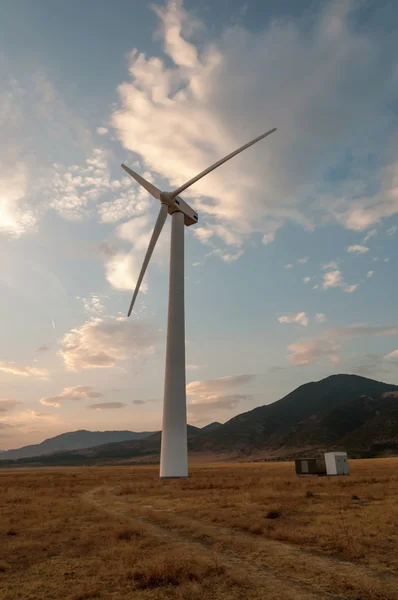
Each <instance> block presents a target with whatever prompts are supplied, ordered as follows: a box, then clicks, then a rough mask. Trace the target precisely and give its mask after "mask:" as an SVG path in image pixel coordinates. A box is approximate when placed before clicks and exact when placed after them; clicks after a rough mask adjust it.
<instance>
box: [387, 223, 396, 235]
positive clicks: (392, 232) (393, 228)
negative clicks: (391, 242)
mask: <svg viewBox="0 0 398 600" xmlns="http://www.w3.org/2000/svg"><path fill="white" fill-rule="evenodd" d="M396 231H397V227H396V226H395V225H393V226H392V227H390V228H389V229H387V231H386V233H387V235H394V233H395V232H396Z"/></svg>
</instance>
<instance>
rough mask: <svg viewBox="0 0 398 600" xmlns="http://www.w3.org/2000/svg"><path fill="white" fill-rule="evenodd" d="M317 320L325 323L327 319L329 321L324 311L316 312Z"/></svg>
mask: <svg viewBox="0 0 398 600" xmlns="http://www.w3.org/2000/svg"><path fill="white" fill-rule="evenodd" d="M315 321H316V322H317V323H325V321H327V317H326V315H324V314H323V313H316V315H315Z"/></svg>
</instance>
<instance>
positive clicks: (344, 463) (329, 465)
mask: <svg viewBox="0 0 398 600" xmlns="http://www.w3.org/2000/svg"><path fill="white" fill-rule="evenodd" d="M325 465H326V475H349V474H350V469H349V466H348V457H347V452H325Z"/></svg>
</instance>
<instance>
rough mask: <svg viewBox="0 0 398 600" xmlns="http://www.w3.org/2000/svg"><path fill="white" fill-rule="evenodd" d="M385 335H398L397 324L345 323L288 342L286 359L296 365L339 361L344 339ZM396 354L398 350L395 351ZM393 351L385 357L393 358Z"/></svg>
mask: <svg viewBox="0 0 398 600" xmlns="http://www.w3.org/2000/svg"><path fill="white" fill-rule="evenodd" d="M373 335H374V336H377V337H379V336H387V335H398V326H396V325H386V326H381V327H376V326H369V325H355V324H354V325H347V326H345V327H337V328H334V329H330V330H328V331H327V332H326V333H325V334H323V335H321V336H318V337H314V338H307V339H301V340H298V341H297V342H295V343H294V344H290V345H289V346H288V347H287V349H288V350H289V354H288V355H287V359H288V360H289V361H290V362H292V363H294V364H296V365H308V364H313V363H318V362H321V361H323V360H325V359H326V360H328V361H331V362H332V363H335V364H337V363H339V362H340V360H341V357H340V353H339V351H340V348H341V345H342V343H343V341H344V340H345V339H349V338H354V337H359V336H373ZM395 352H397V354H398V351H395ZM395 352H394V353H391V354H392V355H391V356H390V355H386V356H385V358H388V357H391V358H395V356H396V355H395Z"/></svg>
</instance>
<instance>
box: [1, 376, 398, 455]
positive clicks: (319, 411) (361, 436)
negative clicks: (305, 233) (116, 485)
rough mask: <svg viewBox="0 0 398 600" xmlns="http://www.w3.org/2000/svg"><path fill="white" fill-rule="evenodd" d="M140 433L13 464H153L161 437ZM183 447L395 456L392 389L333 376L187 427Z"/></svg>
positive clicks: (396, 398) (397, 391)
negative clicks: (228, 416)
mask: <svg viewBox="0 0 398 600" xmlns="http://www.w3.org/2000/svg"><path fill="white" fill-rule="evenodd" d="M86 433H88V432H86ZM114 433H121V432H114ZM125 433H131V432H125ZM133 435H137V434H133ZM139 435H141V436H144V435H147V437H141V439H131V438H130V439H125V440H123V441H120V442H113V443H106V444H103V445H98V446H95V447H91V448H88V447H86V448H83V449H82V447H80V448H79V449H74V450H69V451H67V452H56V453H54V452H53V453H52V454H49V455H47V456H42V457H40V458H25V459H24V460H21V461H18V462H17V464H42V465H73V464H75V465H78V464H104V463H110V462H123V463H125V462H156V461H158V459H159V451H160V442H161V432H156V433H153V434H150V435H148V434H139ZM58 437H60V436H58ZM53 439H56V438H53ZM43 443H44V442H43ZM188 446H189V451H190V455H191V456H192V455H197V456H198V458H200V457H206V458H207V459H208V458H212V459H214V458H218V459H221V460H222V459H239V460H246V459H249V460H261V459H276V458H294V457H298V456H303V455H304V454H307V453H311V454H313V455H316V454H319V453H320V452H324V451H326V450H346V451H347V452H349V455H350V456H351V457H365V456H383V455H386V454H391V453H397V454H398V386H396V385H392V384H387V383H382V382H379V381H374V380H372V379H367V378H365V377H359V376H357V375H332V376H331V377H327V378H325V379H322V380H321V381H316V382H312V383H307V384H305V385H302V386H300V387H299V388H297V389H296V390H294V391H293V392H291V393H290V394H288V395H287V396H285V397H284V398H282V399H281V400H278V401H277V402H274V403H273V404H267V405H265V406H259V407H258V408H255V409H253V410H251V411H248V412H245V413H242V414H240V415H237V416H236V417H234V418H232V419H230V420H229V421H227V423H225V424H224V425H222V424H221V423H210V424H209V425H207V426H206V427H203V428H202V429H199V428H198V427H193V426H192V425H188ZM0 458H2V456H1V457H0ZM7 458H9V457H7ZM8 464H12V465H15V464H16V463H11V461H10V463H8ZM3 466H7V465H6V464H5V463H4V465H3Z"/></svg>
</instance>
